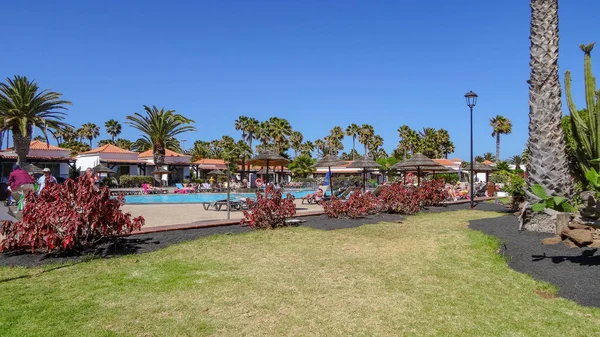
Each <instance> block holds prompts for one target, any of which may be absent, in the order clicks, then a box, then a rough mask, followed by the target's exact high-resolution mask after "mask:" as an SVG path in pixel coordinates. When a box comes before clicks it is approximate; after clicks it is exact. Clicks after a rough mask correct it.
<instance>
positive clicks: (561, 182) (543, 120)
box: [527, 0, 573, 197]
mask: <svg viewBox="0 0 600 337" xmlns="http://www.w3.org/2000/svg"><path fill="white" fill-rule="evenodd" d="M530 6H531V35H530V40H531V48H530V62H529V66H530V68H531V74H530V79H529V81H528V83H529V141H528V143H527V146H528V148H529V158H528V163H527V173H528V180H527V183H528V184H529V186H531V185H533V184H539V185H541V186H542V187H544V189H545V190H546V194H548V195H554V196H566V197H570V196H572V194H573V183H572V182H571V179H570V175H569V169H568V159H567V152H566V144H565V140H564V135H563V130H562V128H561V116H562V102H561V91H560V90H561V89H560V83H559V81H558V40H559V38H558V0H530Z"/></svg>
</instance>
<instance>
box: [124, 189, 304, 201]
mask: <svg viewBox="0 0 600 337" xmlns="http://www.w3.org/2000/svg"><path fill="white" fill-rule="evenodd" d="M284 193H285V192H284ZM309 193H312V191H294V192H290V194H292V195H293V196H295V197H296V198H302V197H304V196H305V195H307V194H309ZM239 198H253V199H255V198H256V194H255V193H231V200H237V199H239ZM224 199H227V193H188V194H150V195H127V196H125V203H127V204H188V203H201V202H211V201H216V200H224Z"/></svg>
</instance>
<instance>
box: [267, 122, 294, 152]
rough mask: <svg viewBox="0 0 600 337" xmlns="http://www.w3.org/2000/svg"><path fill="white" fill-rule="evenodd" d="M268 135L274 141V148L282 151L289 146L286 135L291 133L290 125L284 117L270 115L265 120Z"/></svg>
mask: <svg viewBox="0 0 600 337" xmlns="http://www.w3.org/2000/svg"><path fill="white" fill-rule="evenodd" d="M266 125H267V131H266V132H267V134H268V137H269V138H270V139H271V140H273V143H275V144H274V145H275V150H276V151H277V152H283V151H285V150H287V149H288V148H289V141H288V137H289V136H290V135H291V134H292V126H291V125H290V122H288V120H287V119H285V118H279V117H271V118H269V120H268V121H267V124H266Z"/></svg>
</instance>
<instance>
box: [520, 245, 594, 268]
mask: <svg viewBox="0 0 600 337" xmlns="http://www.w3.org/2000/svg"><path fill="white" fill-rule="evenodd" d="M597 251H598V249H588V250H584V251H583V252H581V255H579V256H561V255H556V256H547V255H546V253H544V254H543V255H532V256H531V257H532V261H534V262H537V261H542V260H545V259H550V260H551V261H552V263H562V262H565V261H568V262H571V263H577V264H579V265H581V266H599V265H600V255H594V254H595V253H596V252H597Z"/></svg>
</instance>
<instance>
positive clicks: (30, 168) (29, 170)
mask: <svg viewBox="0 0 600 337" xmlns="http://www.w3.org/2000/svg"><path fill="white" fill-rule="evenodd" d="M23 170H24V171H25V172H27V173H29V174H42V173H44V171H43V170H42V169H41V168H39V167H37V166H35V165H33V164H27V165H25V166H24V167H23Z"/></svg>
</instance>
